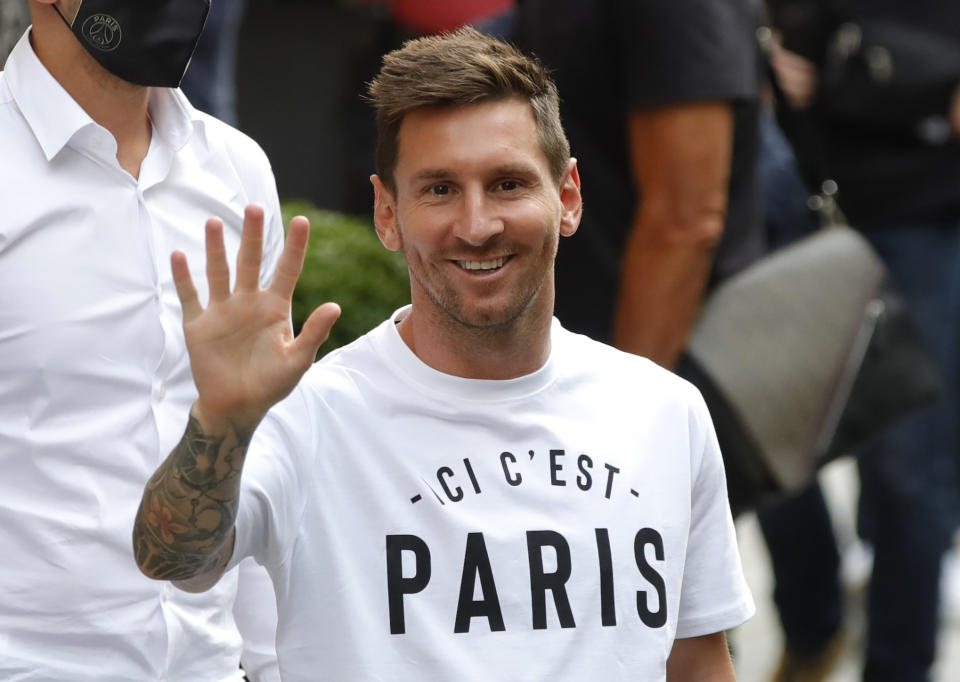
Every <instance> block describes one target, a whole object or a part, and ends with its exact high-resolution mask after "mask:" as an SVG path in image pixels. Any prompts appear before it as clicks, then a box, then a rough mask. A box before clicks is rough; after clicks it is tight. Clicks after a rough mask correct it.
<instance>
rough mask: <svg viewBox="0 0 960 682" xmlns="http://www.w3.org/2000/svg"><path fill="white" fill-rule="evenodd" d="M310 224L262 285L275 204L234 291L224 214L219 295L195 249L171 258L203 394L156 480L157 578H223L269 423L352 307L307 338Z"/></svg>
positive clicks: (243, 246) (143, 531)
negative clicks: (203, 281) (194, 258)
mask: <svg viewBox="0 0 960 682" xmlns="http://www.w3.org/2000/svg"><path fill="white" fill-rule="evenodd" d="M309 231H310V223H309V222H307V219H306V218H303V217H297V218H294V219H293V220H292V221H291V222H290V230H289V232H288V234H287V241H286V244H285V245H284V248H283V254H282V255H281V256H280V261H279V263H278V265H277V271H276V273H275V274H274V277H273V282H271V284H270V286H269V287H268V288H267V289H261V288H260V259H261V255H262V251H263V247H262V242H263V209H262V208H260V207H259V206H249V207H248V208H247V210H246V213H245V215H244V220H243V236H242V238H241V241H240V251H239V252H238V254H237V277H236V284H235V286H234V288H233V291H231V290H230V267H229V265H227V256H226V250H225V249H224V246H223V223H222V222H221V221H220V219H218V218H211V219H210V220H209V221H207V235H206V236H207V281H208V283H209V286H210V302H209V303H208V304H207V307H206V308H204V307H203V306H202V305H200V301H199V299H198V297H197V290H196V287H195V286H194V285H193V280H192V279H191V277H190V270H189V268H188V267H187V259H186V256H185V255H184V254H183V253H181V252H175V253H174V254H173V256H172V257H171V263H172V266H173V279H174V282H175V283H176V285H177V295H178V296H179V297H180V303H181V304H182V305H183V328H184V332H185V334H186V339H187V349H188V350H189V352H190V362H191V365H192V369H193V377H194V380H195V382H196V384H197V389H198V391H199V398H198V399H197V402H196V403H195V404H194V406H193V412H192V414H191V417H190V420H189V422H188V424H187V429H186V432H185V433H184V435H183V438H181V440H180V442H179V443H178V444H177V446H176V447H175V448H174V449H173V452H171V453H170V456H169V457H167V459H166V460H165V461H164V462H163V464H161V465H160V467H159V468H158V469H157V471H156V472H155V473H154V475H153V477H151V479H150V481H149V482H148V483H147V486H146V488H145V490H144V493H143V499H142V500H141V502H140V509H139V511H138V513H137V519H136V522H135V523H134V528H133V552H134V557H135V558H136V561H137V564H138V565H139V566H140V570H142V571H143V572H144V573H145V574H146V575H148V576H150V577H152V578H157V579H161V580H175V581H178V585H179V586H180V587H181V588H183V589H186V590H191V591H199V590H205V589H207V588H209V587H210V586H212V585H213V584H214V583H216V581H217V580H218V579H219V577H220V575H221V574H222V572H223V570H224V568H225V567H226V565H227V562H228V560H229V559H230V556H231V554H232V552H233V533H234V530H233V524H234V522H235V520H236V517H237V507H238V501H239V496H240V472H241V471H242V468H243V463H244V460H245V458H246V450H247V446H248V445H249V443H250V438H251V436H252V435H253V432H254V429H256V426H257V424H258V423H259V422H260V420H261V419H262V418H263V415H264V414H266V412H267V410H269V409H270V407H271V406H272V405H273V404H274V403H276V402H277V401H279V400H280V399H281V398H283V397H284V396H285V395H287V394H288V393H289V392H290V391H291V390H293V387H294V386H295V385H296V383H297V381H299V379H300V377H301V376H303V373H304V372H306V371H307V368H309V367H310V364H311V363H312V362H313V359H314V357H316V354H317V349H318V348H319V347H320V344H321V343H323V341H324V340H325V339H326V338H327V335H328V334H329V333H330V328H331V327H332V326H333V323H334V322H335V321H336V319H337V317H338V316H339V315H340V308H339V307H338V306H337V305H336V304H335V303H325V304H324V305H322V306H320V307H319V308H317V309H316V310H315V311H314V312H313V314H311V315H310V317H309V318H308V319H307V321H306V322H305V323H304V325H303V329H302V330H301V331H300V335H299V336H298V337H296V338H294V336H293V330H292V326H291V322H290V301H291V298H292V297H293V289H294V286H295V285H296V283H297V278H298V277H299V276H300V271H301V269H302V268H303V258H304V254H305V253H306V247H307V237H308V234H309Z"/></svg>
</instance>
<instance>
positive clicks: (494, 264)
mask: <svg viewBox="0 0 960 682" xmlns="http://www.w3.org/2000/svg"><path fill="white" fill-rule="evenodd" d="M506 262H507V258H506V256H504V257H501V258H494V259H491V260H458V261H456V263H457V265H459V266H460V267H461V268H463V269H464V270H469V271H471V272H489V271H490V270H498V269H500V268H502V267H503V264H504V263H506Z"/></svg>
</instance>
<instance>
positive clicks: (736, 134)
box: [513, 0, 765, 368]
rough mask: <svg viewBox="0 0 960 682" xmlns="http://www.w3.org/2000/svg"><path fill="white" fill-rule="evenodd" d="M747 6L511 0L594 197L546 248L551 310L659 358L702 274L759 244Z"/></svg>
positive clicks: (691, 318) (666, 359)
mask: <svg viewBox="0 0 960 682" xmlns="http://www.w3.org/2000/svg"><path fill="white" fill-rule="evenodd" d="M755 5H756V3H755V2H753V0H727V1H726V2H715V1H714V0H690V1H689V2H684V3H677V2H673V0H645V1H644V2H636V1H635V0H608V1H606V2H593V1H592V0H520V1H519V2H518V3H517V10H516V17H515V21H514V25H515V28H514V30H513V37H515V38H516V40H517V41H518V44H519V45H521V47H523V48H524V49H529V50H530V51H532V52H534V53H535V54H537V55H538V56H539V57H540V58H541V59H543V60H544V62H545V63H546V64H547V66H548V67H549V68H550V69H551V72H552V73H553V74H554V77H555V78H556V81H557V86H558V87H559V89H560V92H562V93H563V95H564V96H563V102H562V103H561V113H562V115H563V121H564V125H565V127H566V129H567V131H568V133H569V135H570V140H571V143H572V145H573V147H574V149H575V150H577V156H578V158H579V160H580V161H581V162H582V163H583V182H584V185H585V186H586V187H588V188H590V190H591V192H593V201H594V202H595V206H594V205H593V204H592V205H591V211H590V213H589V215H588V216H587V217H586V218H585V223H584V227H585V228H587V229H583V230H580V232H579V233H578V234H577V235H576V237H574V238H573V239H572V240H571V247H573V246H574V245H575V246H576V248H569V249H563V250H561V251H560V254H559V256H558V259H557V294H558V295H557V317H558V318H559V319H560V321H561V322H563V324H564V325H565V326H567V327H569V328H570V329H572V330H573V331H577V332H580V333H584V334H588V335H590V336H592V337H594V338H596V339H598V340H601V341H606V342H609V343H612V344H613V345H615V346H616V347H617V348H620V349H621V350H625V351H628V352H631V353H636V354H638V355H643V356H644V357H648V358H650V359H651V360H654V361H655V362H657V363H659V364H661V365H663V366H664V367H667V368H673V367H674V366H675V365H676V363H677V360H678V358H679V357H680V355H681V353H682V352H683V351H684V349H685V348H686V346H687V341H688V338H689V336H690V332H691V330H692V328H693V325H694V322H695V320H696V317H697V313H698V312H699V310H700V304H701V301H702V299H703V297H704V295H705V292H706V291H707V289H708V288H709V286H710V285H711V284H712V283H714V282H716V281H717V280H718V279H720V278H723V277H727V276H729V275H730V274H732V273H734V272H736V271H737V270H739V269H740V268H742V267H744V266H745V265H747V264H749V263H750V262H752V261H753V260H754V259H756V258H757V257H758V256H760V255H761V254H762V253H763V251H764V247H765V245H764V240H763V229H762V224H761V221H760V211H759V203H758V195H757V187H756V156H757V144H758V143H757V131H758V128H757V112H758V109H757V87H758V75H757V62H758V59H757V44H756V41H755V40H754V37H753V36H754V31H755V29H756V26H757V23H758V22H757V19H758V17H757V12H756V7H755ZM573 41H576V44H577V45H579V49H577V50H571V49H569V45H570V44H571V42H573Z"/></svg>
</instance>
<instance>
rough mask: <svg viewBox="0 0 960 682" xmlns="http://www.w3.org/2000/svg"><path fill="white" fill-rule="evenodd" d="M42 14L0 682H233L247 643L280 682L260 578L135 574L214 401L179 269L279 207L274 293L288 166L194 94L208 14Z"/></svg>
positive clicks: (4, 267)
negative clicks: (279, 174)
mask: <svg viewBox="0 0 960 682" xmlns="http://www.w3.org/2000/svg"><path fill="white" fill-rule="evenodd" d="M231 1H232V0H219V2H220V3H223V2H231ZM29 9H30V14H31V18H32V22H33V26H32V28H31V29H30V30H29V31H28V32H26V33H24V34H23V35H22V37H21V38H20V40H19V42H18V43H17V45H16V47H14V49H13V51H12V53H11V54H10V56H9V58H8V59H7V61H6V65H5V69H4V71H3V72H2V73H0V150H2V152H0V204H2V205H3V207H4V212H3V216H2V218H0V396H2V398H0V469H2V471H3V475H2V476H0V546H2V547H3V549H4V559H3V561H2V562H0V595H2V598H0V599H2V607H0V679H3V680H31V682H63V681H64V680H70V681H71V682H86V681H91V682H92V681H94V680H96V681H97V682H104V681H107V682H114V681H116V682H119V681H129V680H159V679H165V680H168V681H169V682H211V681H216V682H225V681H227V680H239V679H242V677H243V673H242V672H241V671H240V659H241V647H242V646H243V645H247V648H246V649H245V650H244V651H243V661H244V664H245V666H246V670H247V673H248V675H249V677H250V679H251V680H253V682H264V681H266V680H269V681H270V682H275V681H276V680H278V679H279V678H278V669H277V666H276V654H275V651H274V636H275V622H276V612H275V606H274V603H273V590H272V586H271V585H270V583H269V578H268V576H267V575H266V573H265V571H264V570H263V569H262V568H261V567H259V566H256V565H255V564H252V563H251V564H247V565H245V566H242V567H241V569H240V571H239V574H238V571H233V572H232V573H231V575H230V576H229V577H228V578H227V579H226V580H224V581H223V583H222V585H221V586H219V587H218V588H217V589H216V590H214V591H211V592H209V593H207V594H204V595H199V596H198V595H190V594H187V593H185V592H182V591H180V590H177V589H175V588H172V587H170V586H164V585H158V584H156V583H152V582H150V581H149V580H147V579H146V578H144V577H143V576H142V575H141V574H140V572H139V571H138V570H137V569H136V566H135V564H134V563H133V562H132V561H131V560H130V555H129V542H130V539H129V538H130V524H131V522H132V519H133V515H134V513H135V509H136V499H139V497H140V494H141V492H142V489H143V485H144V483H145V482H146V480H147V478H148V477H149V474H150V472H151V471H152V470H153V469H154V468H155V467H156V465H157V463H158V462H159V461H160V459H161V458H162V455H161V452H166V451H168V450H169V449H170V447H172V445H173V443H175V442H176V439H177V438H178V437H179V434H180V432H182V429H183V426H184V424H185V422H186V418H187V413H188V409H189V404H190V403H191V402H192V400H193V397H194V395H195V393H196V389H195V387H194V385H193V381H192V379H191V376H190V368H189V365H188V362H187V352H186V348H185V341H184V337H183V330H182V328H181V324H180V318H181V311H180V307H179V304H178V301H177V298H176V294H175V293H174V287H173V280H172V278H171V276H170V271H169V268H168V267H167V254H168V253H169V251H171V250H173V249H174V248H178V249H182V250H186V251H188V252H191V253H193V254H195V255H198V256H199V254H200V253H202V250H203V230H202V227H201V228H199V229H198V228H197V226H198V225H201V226H202V224H203V221H204V220H206V218H207V216H209V215H210V214H216V215H220V216H222V218H223V220H224V221H225V223H226V224H227V233H228V235H229V236H228V244H229V246H228V249H229V251H230V252H231V253H232V252H235V251H236V247H237V243H238V241H239V231H238V228H239V226H240V224H241V221H242V217H243V210H244V206H245V205H246V204H247V203H249V202H259V203H261V204H262V205H263V206H264V207H265V211H266V213H267V215H268V220H267V225H268V229H267V234H268V238H267V246H266V250H265V254H266V255H265V257H264V259H263V266H264V273H265V275H264V276H265V281H266V280H268V279H269V274H268V273H269V272H271V271H272V268H273V264H274V263H275V261H276V259H277V257H278V254H279V247H280V246H281V244H282V240H283V227H282V225H281V222H280V207H279V202H278V200H277V195H276V188H275V186H274V181H273V176H272V173H271V171H270V165H269V163H268V161H267V159H266V157H265V156H264V154H263V152H262V151H261V150H260V148H259V147H258V146H257V145H256V143H254V142H253V141H252V140H250V139H249V138H247V137H246V136H244V135H242V134H241V133H239V132H237V131H236V130H233V129H232V128H230V127H228V126H226V125H224V124H223V123H221V122H220V121H217V120H216V119H214V118H211V117H210V116H207V115H205V114H202V113H200V112H198V111H196V110H195V109H194V108H193V107H192V106H191V105H190V104H189V102H188V101H187V100H186V98H185V97H184V96H183V95H182V93H180V91H179V90H177V89H176V85H177V84H178V83H179V82H180V79H181V77H182V76H183V71H184V69H185V68H186V66H187V61H188V59H189V56H190V53H191V52H192V50H193V47H194V44H195V42H196V39H197V37H198V36H199V35H200V31H201V29H202V27H203V21H204V18H205V16H206V9H207V3H206V2H204V0H170V1H168V2H160V3H145V2H140V1H139V0H57V1H55V0H30V3H29ZM238 583H240V586H239V587H238ZM251 585H252V587H251V589H253V590H255V592H250V591H248V590H247V586H251ZM238 595H239V596H238ZM235 597H236V600H235ZM248 600H249V601H248ZM235 605H236V606H237V611H236V617H235V615H234V611H233V607H234V606H235ZM248 625H249V626H250V629H246V626H248ZM238 626H239V627H240V628H241V629H243V630H244V640H243V641H241V636H240V633H239V632H238ZM248 634H249V636H248Z"/></svg>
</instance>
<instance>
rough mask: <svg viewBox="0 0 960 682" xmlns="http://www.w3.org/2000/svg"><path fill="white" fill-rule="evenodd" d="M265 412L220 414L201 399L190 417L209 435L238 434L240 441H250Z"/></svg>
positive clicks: (238, 411) (195, 403)
mask: <svg viewBox="0 0 960 682" xmlns="http://www.w3.org/2000/svg"><path fill="white" fill-rule="evenodd" d="M264 415H265V412H259V411H241V410H237V411H231V412H218V411H216V410H213V409H211V408H210V407H209V406H206V405H204V404H203V401H202V400H200V399H199V398H198V399H197V401H196V402H194V403H193V407H191V409H190V416H191V417H192V418H193V419H195V420H196V421H197V424H198V425H199V426H200V430H201V431H203V432H204V433H207V434H223V433H230V432H233V433H236V434H237V437H238V439H240V440H243V441H248V440H249V439H250V436H251V435H252V434H253V432H254V430H255V429H256V428H257V425H258V424H259V423H260V422H261V420H262V419H263V417H264Z"/></svg>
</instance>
